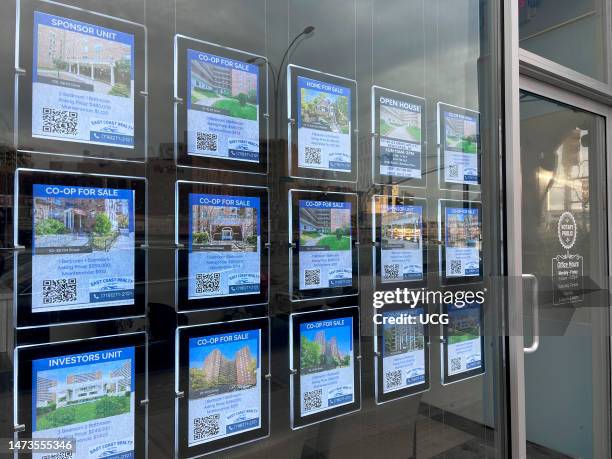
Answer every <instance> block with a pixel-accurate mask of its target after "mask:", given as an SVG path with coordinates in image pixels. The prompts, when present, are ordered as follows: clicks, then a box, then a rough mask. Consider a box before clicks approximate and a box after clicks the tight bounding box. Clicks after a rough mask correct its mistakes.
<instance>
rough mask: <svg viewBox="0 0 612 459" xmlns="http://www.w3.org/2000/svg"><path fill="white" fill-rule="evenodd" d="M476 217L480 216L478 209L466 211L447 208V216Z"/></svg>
mask: <svg viewBox="0 0 612 459" xmlns="http://www.w3.org/2000/svg"><path fill="white" fill-rule="evenodd" d="M461 214H463V215H475V216H478V209H475V208H473V209H464V208H463V207H447V208H446V215H461Z"/></svg>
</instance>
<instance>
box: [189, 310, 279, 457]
mask: <svg viewBox="0 0 612 459" xmlns="http://www.w3.org/2000/svg"><path fill="white" fill-rule="evenodd" d="M178 339H179V363H178V367H177V371H178V374H179V379H178V381H179V387H180V390H184V391H185V393H186V398H185V399H181V400H178V401H177V403H178V406H179V411H178V412H179V419H178V426H179V429H178V436H179V448H180V449H181V451H183V452H184V453H185V454H187V455H189V456H191V455H192V454H205V453H209V452H213V451H216V450H219V449H224V448H227V447H229V446H234V445H237V444H242V443H245V442H248V441H252V440H256V439H258V438H262V437H265V436H266V435H267V434H268V432H269V382H268V378H267V377H266V375H267V374H268V370H269V355H268V342H269V341H268V319H266V318H261V319H249V320H243V321H232V322H219V323H214V324H208V325H199V326H193V327H184V328H179V330H178ZM185 389H186V390H185Z"/></svg>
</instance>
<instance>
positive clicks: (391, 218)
mask: <svg viewBox="0 0 612 459" xmlns="http://www.w3.org/2000/svg"><path fill="white" fill-rule="evenodd" d="M422 240H423V218H422V209H421V208H418V209H417V208H413V209H406V211H401V212H389V211H387V212H383V213H382V248H383V250H391V249H400V250H402V249H405V250H418V249H420V248H421V245H422Z"/></svg>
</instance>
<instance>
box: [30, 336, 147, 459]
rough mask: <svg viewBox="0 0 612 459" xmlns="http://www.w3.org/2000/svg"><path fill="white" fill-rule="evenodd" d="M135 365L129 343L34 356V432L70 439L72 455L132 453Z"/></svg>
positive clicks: (128, 458)
mask: <svg viewBox="0 0 612 459" xmlns="http://www.w3.org/2000/svg"><path fill="white" fill-rule="evenodd" d="M134 370H135V363H134V348H133V347H124V348H117V349H108V350H104V351H97V352H88V353H84V354H72V355H62V356H57V357H51V358H44V359H38V360H34V361H32V438H33V439H34V440H36V439H39V440H40V439H69V438H70V439H74V440H75V445H76V449H75V451H74V452H73V453H72V454H71V455H70V457H71V458H74V459H89V458H100V457H108V458H111V457H112V458H121V459H132V458H134V457H135V455H134V411H135V410H134V406H135V390H134V388H135V382H134V373H135V371H134ZM60 456H61V455H57V456H56V455H53V454H51V455H50V454H49V453H34V454H33V456H32V457H33V458H34V459H46V458H50V457H60ZM62 457H63V456H62Z"/></svg>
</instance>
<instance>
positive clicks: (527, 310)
mask: <svg viewBox="0 0 612 459" xmlns="http://www.w3.org/2000/svg"><path fill="white" fill-rule="evenodd" d="M607 126H608V108H607V107H604V106H600V105H598V104H595V103H591V102H590V101H587V100H584V99H582V98H578V97H575V96H573V95H569V94H567V93H565V92H563V91H561V90H559V89H557V88H551V87H548V86H547V85H544V84H543V83H538V82H535V81H533V80H530V79H527V78H523V77H521V92H520V150H521V151H520V161H521V174H520V175H521V177H520V180H522V196H521V198H520V199H521V200H522V202H521V209H522V215H521V221H522V223H521V225H522V272H523V280H522V288H523V291H522V298H523V302H522V304H523V308H522V316H523V329H524V378H523V379H524V381H523V382H524V387H523V388H522V389H524V399H525V401H524V409H525V416H524V431H525V437H526V438H525V441H526V456H527V457H533V458H542V457H555V458H558V457H571V458H600V457H610V449H609V447H610V445H609V443H610V441H609V440H610V430H609V426H610V423H609V416H610V334H609V330H610V315H609V298H608V294H607V289H608V272H609V269H608V263H609V257H608V224H607V214H606V209H607V202H606V201H607V196H606V195H607V189H606V176H607V172H606V170H607V164H606V151H607V148H606V141H607V138H609V136H607V133H606V131H607ZM519 309H520V308H519ZM515 312H518V313H520V312H521V311H515ZM511 313H512V310H511Z"/></svg>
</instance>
